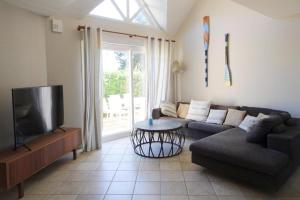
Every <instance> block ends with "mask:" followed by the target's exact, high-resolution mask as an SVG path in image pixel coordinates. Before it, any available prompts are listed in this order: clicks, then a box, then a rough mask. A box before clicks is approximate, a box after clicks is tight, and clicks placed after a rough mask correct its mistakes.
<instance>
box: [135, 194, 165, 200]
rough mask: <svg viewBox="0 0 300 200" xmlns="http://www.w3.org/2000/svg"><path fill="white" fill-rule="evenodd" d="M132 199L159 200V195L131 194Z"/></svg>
mask: <svg viewBox="0 0 300 200" xmlns="http://www.w3.org/2000/svg"><path fill="white" fill-rule="evenodd" d="M132 200H160V196H159V195H133V198H132Z"/></svg>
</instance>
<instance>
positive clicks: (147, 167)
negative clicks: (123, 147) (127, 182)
mask: <svg viewBox="0 0 300 200" xmlns="http://www.w3.org/2000/svg"><path fill="white" fill-rule="evenodd" d="M139 170H141V171H153V170H157V171H159V170H160V164H159V162H149V161H147V162H145V161H144V162H143V161H142V162H141V163H140V166H139Z"/></svg>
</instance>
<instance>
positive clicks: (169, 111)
mask: <svg viewBox="0 0 300 200" xmlns="http://www.w3.org/2000/svg"><path fill="white" fill-rule="evenodd" d="M160 109H161V113H162V114H164V115H167V116H170V117H176V118H177V113H176V105H175V104H173V103H168V102H162V103H160Z"/></svg>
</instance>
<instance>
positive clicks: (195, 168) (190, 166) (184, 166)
mask: <svg viewBox="0 0 300 200" xmlns="http://www.w3.org/2000/svg"><path fill="white" fill-rule="evenodd" d="M180 164H181V168H182V170H184V171H200V170H202V169H203V168H202V167H201V166H200V165H196V164H194V163H191V162H181V163H180Z"/></svg>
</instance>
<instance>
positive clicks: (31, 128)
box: [12, 85, 64, 149]
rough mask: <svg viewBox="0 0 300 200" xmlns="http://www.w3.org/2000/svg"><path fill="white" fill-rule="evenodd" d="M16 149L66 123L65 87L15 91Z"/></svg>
mask: <svg viewBox="0 0 300 200" xmlns="http://www.w3.org/2000/svg"><path fill="white" fill-rule="evenodd" d="M12 101H13V118H14V137H15V149H16V148H17V147H19V146H22V145H26V143H28V142H29V141H32V140H33V139H35V138H37V137H39V136H41V135H44V134H50V133H52V132H53V131H54V130H55V129H57V128H59V127H61V126H62V125H63V123H64V109H63V86H61V85H56V86H42V87H31V88H15V89H12Z"/></svg>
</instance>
